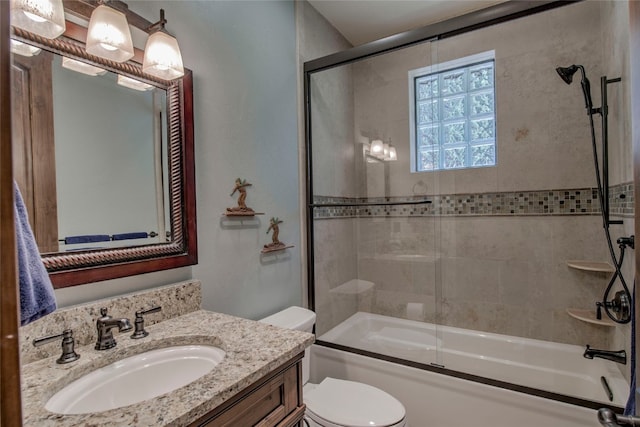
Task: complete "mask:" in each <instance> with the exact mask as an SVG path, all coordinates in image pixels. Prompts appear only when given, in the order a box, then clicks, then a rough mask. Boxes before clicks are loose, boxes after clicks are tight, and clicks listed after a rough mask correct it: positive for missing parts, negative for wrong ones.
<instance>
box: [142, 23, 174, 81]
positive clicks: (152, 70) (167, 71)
mask: <svg viewBox="0 0 640 427" xmlns="http://www.w3.org/2000/svg"><path fill="white" fill-rule="evenodd" d="M142 71H144V72H145V73H147V74H151V75H152V76H156V77H159V78H161V79H164V80H173V79H177V78H180V77H182V76H184V66H183V65H182V55H181V54H180V47H179V46H178V41H177V40H176V39H175V37H172V36H170V35H169V34H167V33H164V32H162V31H156V32H155V33H153V34H151V35H150V36H149V38H148V39H147V44H146V46H145V48H144V59H143V61H142Z"/></svg>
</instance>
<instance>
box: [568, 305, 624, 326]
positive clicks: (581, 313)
mask: <svg viewBox="0 0 640 427" xmlns="http://www.w3.org/2000/svg"><path fill="white" fill-rule="evenodd" d="M567 314H568V315H569V316H571V317H573V318H574V319H578V320H582V321H583V322H587V323H592V324H594V325H600V326H616V324H615V323H614V322H613V321H612V320H610V319H609V318H608V317H606V315H603V316H602V319H598V318H596V313H595V312H594V311H593V310H584V309H580V308H567Z"/></svg>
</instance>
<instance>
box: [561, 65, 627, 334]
mask: <svg viewBox="0 0 640 427" xmlns="http://www.w3.org/2000/svg"><path fill="white" fill-rule="evenodd" d="M578 71H580V74H581V75H582V80H581V81H580V86H581V87H582V94H583V96H584V103H585V107H586V109H587V115H588V116H589V124H590V129H591V145H592V149H593V163H594V168H595V173H596V183H597V186H598V200H599V202H600V211H601V214H602V225H603V227H604V231H605V237H606V240H607V246H608V248H609V254H610V256H611V260H612V261H613V266H614V268H615V273H614V275H613V276H612V277H611V280H609V284H608V286H607V289H606V290H605V292H604V295H603V297H602V302H600V304H597V307H598V310H599V309H600V308H601V307H602V308H604V311H605V313H606V314H607V316H608V317H609V318H610V319H611V320H613V321H614V322H616V323H621V324H624V323H629V322H630V321H631V313H630V311H631V310H633V302H632V301H633V300H632V295H631V292H630V291H629V287H628V286H627V283H626V281H625V279H624V276H623V275H622V271H621V267H622V261H623V260H624V250H625V248H626V247H627V246H629V247H632V248H633V247H634V242H633V239H632V238H625V239H623V240H622V241H618V245H619V247H620V255H619V256H616V254H615V251H614V249H613V243H612V241H611V233H610V231H609V224H614V223H618V222H614V221H610V220H609V200H608V199H609V189H608V186H609V179H608V158H607V151H608V150H607V147H608V142H607V139H608V138H607V125H606V123H607V110H608V108H607V105H606V85H607V84H608V83H610V82H611V83H614V82H618V81H620V79H613V80H607V78H606V77H602V79H601V89H602V106H601V107H600V108H593V101H592V99H591V83H589V79H588V78H587V75H586V73H585V71H584V67H583V66H582V65H575V64H573V65H570V66H568V67H558V68H556V72H557V73H558V75H559V76H560V78H561V79H562V80H563V81H564V82H565V83H566V84H571V82H572V81H573V75H574V74H575V73H577V72H578ZM594 114H600V115H601V116H602V129H603V131H602V153H603V161H602V163H603V165H602V170H603V173H602V175H603V176H602V178H601V176H600V166H599V161H598V149H597V146H596V134H595V127H594V124H593V115H594ZM617 279H620V283H621V285H622V288H623V291H620V292H616V294H615V298H613V299H612V300H609V294H610V292H611V290H612V288H613V285H614V283H615V282H616V280H617Z"/></svg>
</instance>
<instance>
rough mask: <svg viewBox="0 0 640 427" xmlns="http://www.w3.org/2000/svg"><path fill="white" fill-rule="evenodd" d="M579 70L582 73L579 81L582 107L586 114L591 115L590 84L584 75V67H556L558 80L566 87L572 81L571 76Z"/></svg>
mask: <svg viewBox="0 0 640 427" xmlns="http://www.w3.org/2000/svg"><path fill="white" fill-rule="evenodd" d="M578 70H580V72H581V73H582V80H581V81H580V86H582V94H583V95H584V105H585V108H586V109H587V113H588V114H591V110H592V109H593V101H592V100H591V83H589V79H588V78H587V75H586V73H585V72H584V67H583V66H582V65H575V64H573V65H570V66H568V67H558V68H556V71H557V72H558V75H559V76H560V78H561V79H562V80H563V81H564V82H565V83H566V84H568V85H570V84H571V82H572V81H573V75H574V74H575V73H576V72H577V71H578Z"/></svg>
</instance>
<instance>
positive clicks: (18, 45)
mask: <svg viewBox="0 0 640 427" xmlns="http://www.w3.org/2000/svg"><path fill="white" fill-rule="evenodd" d="M41 50H42V49H40V48H38V47H35V46H31V45H30V44H26V43H22V42H19V41H18V40H13V39H11V52H13V53H17V54H18V55H22V56H36V55H37V54H39V53H40V51H41Z"/></svg>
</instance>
